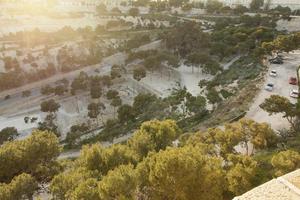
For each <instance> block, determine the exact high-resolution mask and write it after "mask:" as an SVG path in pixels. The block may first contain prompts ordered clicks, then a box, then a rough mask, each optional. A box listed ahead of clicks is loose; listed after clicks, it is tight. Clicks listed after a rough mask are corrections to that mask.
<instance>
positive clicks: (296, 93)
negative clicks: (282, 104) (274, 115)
mask: <svg viewBox="0 0 300 200" xmlns="http://www.w3.org/2000/svg"><path fill="white" fill-rule="evenodd" d="M290 97H292V98H298V97H299V91H298V90H295V89H293V90H291V93H290Z"/></svg>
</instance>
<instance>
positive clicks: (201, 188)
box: [0, 119, 300, 200]
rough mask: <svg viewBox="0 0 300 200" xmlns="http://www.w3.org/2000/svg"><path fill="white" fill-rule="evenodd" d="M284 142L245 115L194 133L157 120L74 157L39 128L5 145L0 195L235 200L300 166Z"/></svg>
mask: <svg viewBox="0 0 300 200" xmlns="http://www.w3.org/2000/svg"><path fill="white" fill-rule="evenodd" d="M250 143H251V144H252V145H253V147H251V146H249V144H250ZM281 143H282V137H281V136H278V135H277V134H275V133H274V131H273V130H272V129H271V128H270V126H269V125H267V124H266V123H257V122H255V121H253V120H248V119H242V120H240V121H238V122H234V123H231V124H226V125H225V128H224V129H219V128H212V129H208V130H206V131H204V132H198V133H195V134H191V135H190V134H184V135H183V132H182V130H180V128H179V127H178V125H177V124H176V123H175V122H174V121H172V120H164V121H157V120H153V121H148V122H145V123H143V124H142V125H141V127H140V128H139V129H138V130H137V131H136V132H135V133H134V134H133V136H132V138H131V139H129V140H128V141H127V142H126V143H124V144H115V145H113V146H111V147H108V148H104V147H102V146H101V145H100V144H93V145H88V146H85V147H83V149H82V151H81V155H80V157H79V158H77V159H75V160H74V161H63V162H58V161H57V157H58V155H59V153H60V147H59V143H58V139H57V138H56V136H55V135H54V134H52V133H50V132H41V131H37V132H34V133H33V134H32V135H31V136H30V137H28V138H26V139H24V140H22V141H10V142H6V143H4V144H2V145H1V146H0V169H1V170H0V198H1V200H11V199H24V198H26V199H32V197H33V195H36V194H37V192H38V191H40V190H41V191H43V187H42V186H43V185H45V184H46V185H48V184H49V183H50V193H51V195H52V198H53V199H59V200H64V199H73V200H76V199H78V200H79V199H93V200H97V199H99V200H101V199H132V200H133V199H145V200H146V199H156V200H159V199H182V198H184V199H187V200H195V199H197V200H202V199H203V200H204V199H205V200H207V199H212V200H219V199H224V200H226V199H232V197H234V196H236V195H240V194H242V193H244V192H246V191H248V190H250V189H251V188H253V187H255V186H257V185H259V184H261V183H263V182H265V181H268V180H270V179H271V178H272V177H273V176H280V175H282V174H284V173H288V172H290V171H292V170H295V169H297V168H298V167H300V154H299V152H297V151H295V150H291V149H290V148H289V146H286V148H283V149H278V147H277V146H278V144H281ZM237 146H239V147H242V149H245V150H246V152H245V153H241V152H240V151H237V150H236V149H240V148H236V147H237ZM286 149H288V150H286ZM266 151H267V152H272V154H268V155H267V156H264V155H265V153H264V152H266ZM254 152H255V154H254ZM260 152H262V153H260Z"/></svg>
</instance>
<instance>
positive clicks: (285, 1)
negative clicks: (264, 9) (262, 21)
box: [191, 0, 300, 10]
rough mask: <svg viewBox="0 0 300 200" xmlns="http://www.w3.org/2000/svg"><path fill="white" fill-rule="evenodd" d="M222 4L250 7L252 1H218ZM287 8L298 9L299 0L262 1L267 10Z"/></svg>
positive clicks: (299, 7) (203, 0)
mask: <svg viewBox="0 0 300 200" xmlns="http://www.w3.org/2000/svg"><path fill="white" fill-rule="evenodd" d="M208 1H210V0H191V2H203V3H204V4H206V3H207V2H208ZM218 1H219V2H222V3H223V4H224V6H230V7H236V6H237V5H243V6H246V7H248V8H249V7H250V3H251V2H252V0H218ZM279 5H280V6H283V7H289V8H291V10H298V9H300V0H264V6H268V7H269V8H275V7H277V6H279Z"/></svg>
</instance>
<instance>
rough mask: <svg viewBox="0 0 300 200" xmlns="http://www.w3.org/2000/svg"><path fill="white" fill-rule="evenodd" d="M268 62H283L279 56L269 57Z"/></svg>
mask: <svg viewBox="0 0 300 200" xmlns="http://www.w3.org/2000/svg"><path fill="white" fill-rule="evenodd" d="M269 62H270V63H272V64H283V60H282V58H280V57H276V58H271V59H269Z"/></svg>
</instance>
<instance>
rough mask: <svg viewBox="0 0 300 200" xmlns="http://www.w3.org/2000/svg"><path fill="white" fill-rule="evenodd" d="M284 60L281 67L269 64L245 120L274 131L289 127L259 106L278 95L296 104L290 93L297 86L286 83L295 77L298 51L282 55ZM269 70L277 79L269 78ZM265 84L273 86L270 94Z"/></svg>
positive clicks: (281, 119)
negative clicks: (266, 126) (266, 125)
mask: <svg viewBox="0 0 300 200" xmlns="http://www.w3.org/2000/svg"><path fill="white" fill-rule="evenodd" d="M284 56H285V57H286V59H285V60H284V64H283V65H275V64H271V65H270V67H269V72H268V74H267V75H266V76H267V77H266V80H265V83H264V84H263V85H262V86H261V87H262V88H261V91H260V92H259V94H258V95H257V97H256V98H255V100H254V102H253V104H252V106H251V107H250V108H249V111H248V113H247V115H246V117H247V118H251V119H254V120H255V121H257V122H267V123H269V124H270V125H271V127H272V128H273V129H275V130H281V129H287V128H289V127H290V125H289V123H288V122H287V120H286V119H283V118H282V115H281V114H277V115H272V116H269V114H268V113H267V112H265V111H264V110H262V109H261V108H260V107H259V105H260V104H261V103H263V102H264V100H265V99H266V98H268V97H270V96H271V95H280V96H284V97H287V98H288V99H290V100H291V101H292V102H294V103H295V102H296V100H295V99H293V98H291V97H290V96H289V95H290V91H291V90H292V89H297V86H293V85H290V84H289V83H288V81H289V78H290V77H297V68H298V66H299V63H300V51H295V52H294V53H290V54H284ZM271 70H276V71H277V73H278V77H275V78H273V77H270V76H269V73H270V71H271ZM267 83H273V84H275V88H274V90H273V91H272V92H268V91H266V90H265V89H264V87H265V85H266V84H267Z"/></svg>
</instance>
